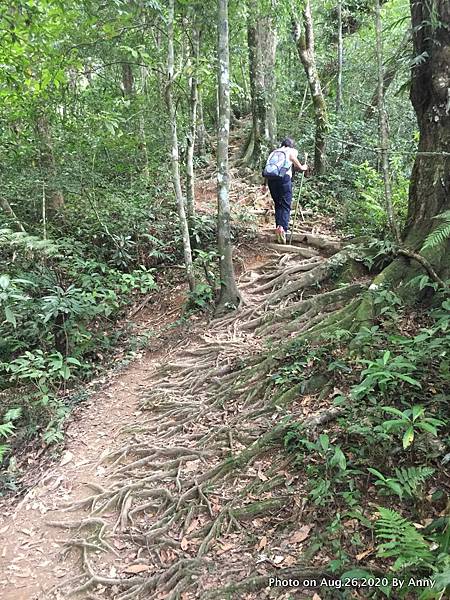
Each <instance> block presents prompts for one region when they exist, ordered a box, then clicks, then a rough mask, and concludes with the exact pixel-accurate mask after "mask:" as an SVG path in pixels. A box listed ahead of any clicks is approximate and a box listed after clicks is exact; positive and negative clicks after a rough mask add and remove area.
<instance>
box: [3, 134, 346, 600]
mask: <svg viewBox="0 0 450 600" xmlns="http://www.w3.org/2000/svg"><path fill="white" fill-rule="evenodd" d="M236 148H237V146H236V138H235V144H234V152H236ZM233 173H235V174H236V173H237V169H233ZM198 189H199V198H200V200H199V205H200V206H199V209H200V210H213V208H212V207H213V206H214V205H215V182H214V180H213V179H208V178H206V179H205V178H204V179H203V180H202V181H200V182H199V188H198ZM231 196H232V202H233V204H234V206H235V207H237V209H238V210H239V209H240V206H241V207H243V206H244V205H245V210H247V211H250V212H252V211H253V213H254V214H255V215H256V217H257V220H258V226H259V230H258V234H257V237H256V239H255V241H254V242H253V245H252V247H251V249H249V248H245V249H244V251H243V250H242V248H241V249H240V250H238V254H237V256H236V266H237V270H238V272H239V273H240V274H239V288H240V290H241V292H242V295H243V306H242V307H241V308H240V310H239V311H237V312H235V313H231V314H230V315H228V316H227V317H225V318H222V319H220V320H213V321H211V322H209V323H207V322H206V320H205V319H203V318H202V319H200V320H198V321H196V322H194V324H193V325H192V327H190V328H189V330H188V331H187V332H186V331H180V329H179V328H178V329H177V328H175V329H174V330H172V331H171V330H170V328H169V330H168V328H167V326H168V324H170V322H171V320H172V321H173V322H175V321H176V320H177V318H178V317H179V316H180V311H181V303H182V294H181V296H180V293H178V297H176V300H175V306H171V310H170V311H167V310H166V308H165V307H164V306H161V307H160V308H159V311H158V310H157V311H156V313H155V314H153V313H154V312H155V311H154V310H151V311H150V312H151V313H152V316H151V317H150V319H149V320H148V321H147V323H146V326H147V327H154V328H156V329H159V330H160V331H161V335H162V338H163V343H161V344H157V345H156V346H155V348H154V349H153V350H152V348H150V350H148V351H147V352H146V353H145V355H144V356H143V357H141V358H140V359H138V360H136V361H135V362H134V363H132V364H131V365H130V366H129V367H128V368H126V369H125V370H124V371H122V372H120V373H118V374H115V375H113V376H112V378H111V379H110V380H109V381H108V382H107V383H105V384H104V386H103V387H102V389H101V390H100V391H98V392H97V393H95V394H94V396H93V397H92V399H90V400H89V402H88V404H87V405H85V406H83V407H82V408H81V409H79V410H77V412H76V414H75V415H74V416H73V417H72V418H71V422H70V426H69V427H68V431H67V438H66V443H65V451H64V453H63V455H62V458H61V460H60V462H59V464H57V465H53V466H52V467H51V468H50V469H49V470H47V471H46V472H45V474H44V475H43V476H42V477H41V478H40V480H39V481H38V482H37V483H36V485H34V486H33V487H31V489H30V490H29V491H28V493H27V494H26V495H25V496H24V498H23V499H22V500H21V501H20V503H19V504H18V505H17V506H6V507H5V508H4V511H3V514H2V517H1V520H0V531H1V534H2V538H3V539H4V545H3V549H2V553H1V556H0V561H1V562H0V570H1V573H2V580H1V583H0V596H1V598H2V599H3V600H32V599H36V600H37V599H39V600H43V599H55V598H67V597H68V594H69V592H71V591H74V590H78V594H77V596H76V597H81V598H105V597H110V598H117V599H119V598H120V599H121V600H126V599H130V598H140V597H142V598H144V597H145V598H156V599H161V600H162V599H165V598H172V599H175V598H182V599H184V600H188V599H191V598H198V597H212V596H213V595H214V594H215V593H216V592H217V590H218V589H219V588H221V586H227V585H228V586H231V587H229V590H228V591H229V592H233V590H235V591H236V593H237V594H238V595H237V596H236V597H239V598H256V597H258V598H261V597H262V595H261V591H258V590H259V589H260V588H261V587H265V586H266V585H267V581H266V580H267V577H268V574H269V573H272V572H278V573H280V574H281V573H284V574H289V573H291V572H292V573H294V574H295V573H298V572H299V569H300V571H301V572H302V573H308V572H309V571H310V570H309V571H308V569H306V567H305V569H306V570H303V567H301V564H302V561H304V560H305V557H304V556H303V557H302V542H303V541H304V540H306V539H307V537H308V535H309V531H310V529H311V527H312V524H310V523H308V519H307V516H306V515H303V509H304V503H303V501H302V493H301V490H302V482H301V481H299V480H298V477H296V475H295V470H294V471H293V470H292V468H291V466H290V464H289V463H290V460H289V459H287V458H286V455H285V454H284V453H283V451H282V448H281V447H276V448H273V447H272V446H273V444H272V442H273V440H274V439H275V438H276V436H278V437H279V435H280V431H279V427H278V426H276V425H278V424H279V422H280V416H281V415H284V414H285V407H284V406H283V405H284V404H285V401H288V402H289V404H288V406H289V413H290V414H291V415H292V416H294V417H296V418H297V419H301V420H303V421H305V422H306V423H307V424H309V425H310V426H311V427H314V426H316V425H317V424H319V423H321V422H325V421H327V420H329V419H331V418H333V416H334V412H333V409H330V407H329V402H328V401H327V400H326V399H323V398H320V397H319V398H318V397H317V396H313V395H312V396H308V395H306V396H302V397H300V396H298V397H297V396H296V395H295V394H294V395H292V397H290V398H284V400H283V398H281V401H280V398H278V400H276V401H275V402H274V401H273V398H272V397H271V394H272V392H273V390H274V377H273V373H271V370H270V364H269V362H268V359H265V360H262V364H263V365H265V368H262V369H261V368H260V364H261V357H264V351H265V349H266V348H267V347H268V344H270V345H272V346H275V347H276V345H277V344H279V343H280V341H281V340H284V339H286V337H288V336H289V335H290V328H289V323H290V321H291V320H292V315H293V314H294V310H297V309H298V310H299V314H301V313H302V312H303V313H304V315H305V317H306V318H305V320H304V322H305V326H306V323H310V322H311V319H313V320H314V319H315V320H317V321H320V319H322V318H323V312H324V311H326V310H328V308H326V307H324V306H319V307H317V306H314V302H313V301H312V300H311V298H313V296H312V297H310V298H303V294H302V289H303V288H306V287H308V286H309V285H310V284H314V283H315V282H317V283H320V281H321V280H323V279H324V278H325V275H326V274H327V273H328V270H329V268H330V267H329V266H326V267H325V265H329V263H330V261H327V260H326V257H327V256H330V255H334V254H335V253H337V252H338V250H339V247H340V244H339V241H338V240H337V239H333V238H331V237H330V236H329V234H327V232H326V231H325V232H324V231H320V226H319V227H317V226H316V228H315V229H313V228H312V227H311V223H308V222H303V223H302V224H301V227H299V230H300V231H299V232H298V233H297V234H296V235H295V236H294V241H293V245H292V246H286V247H279V246H276V245H275V244H273V243H272V238H273V228H272V227H271V228H270V229H268V228H267V225H266V221H267V217H269V218H270V219H271V218H272V216H271V212H272V211H271V201H270V199H269V198H268V197H265V198H263V197H261V196H260V192H259V190H258V188H256V187H255V186H249V185H248V184H247V183H246V182H245V181H242V180H241V179H240V178H239V177H238V176H237V175H235V176H234V178H233V179H232V190H231ZM302 282H303V283H302ZM330 294H331V296H330V310H331V309H335V308H336V306H338V305H342V304H343V303H345V302H346V298H345V295H342V294H341V295H336V297H335V298H334V297H333V298H332V295H333V292H330ZM305 303H306V305H305ZM308 303H309V305H308ZM300 305H301V306H300ZM303 308H304V309H305V310H303ZM300 309H301V310H300ZM295 314H297V313H295ZM275 315H276V316H277V318H274V316H275ZM167 331H169V333H167ZM295 331H296V333H297V334H298V333H299V331H301V325H300V326H299V322H298V320H297V321H296V322H295ZM56 523H60V526H55V524H56ZM63 550H67V552H66V553H65V554H62V551H63ZM325 559H326V557H324V562H325ZM238 582H239V583H238ZM223 593H225V591H224V592H223ZM218 594H219V595H218V596H217V597H222V596H221V595H220V594H222V592H218ZM281 597H283V596H281ZM302 597H305V598H308V597H312V593H311V594H309V595H308V594H306V595H305V596H302Z"/></svg>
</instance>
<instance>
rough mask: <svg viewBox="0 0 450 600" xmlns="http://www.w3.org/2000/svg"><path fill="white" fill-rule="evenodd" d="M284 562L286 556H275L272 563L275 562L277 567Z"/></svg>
mask: <svg viewBox="0 0 450 600" xmlns="http://www.w3.org/2000/svg"><path fill="white" fill-rule="evenodd" d="M283 560H284V556H280V555H278V556H274V557H273V561H272V562H273V563H274V564H275V565H279V564H281V563H282V562H283Z"/></svg>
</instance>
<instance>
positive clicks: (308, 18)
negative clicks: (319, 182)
mask: <svg viewBox="0 0 450 600" xmlns="http://www.w3.org/2000/svg"><path fill="white" fill-rule="evenodd" d="M291 16H292V26H293V33H294V40H295V43H296V46H297V51H298V55H299V58H300V61H301V63H302V65H303V68H304V70H305V73H306V77H307V80H308V85H309V90H310V93H311V98H312V102H313V106H314V120H315V123H316V135H315V143H314V170H315V172H316V173H317V174H321V173H323V172H324V171H325V167H326V139H327V131H328V114H327V106H326V103H325V97H324V94H323V90H322V84H321V82H320V77H319V72H318V70H317V65H316V53H315V43H314V25H313V18H312V12H311V3H310V0H305V2H304V4H303V8H302V18H301V20H300V19H299V18H298V17H297V12H296V9H295V5H294V3H292V4H291Z"/></svg>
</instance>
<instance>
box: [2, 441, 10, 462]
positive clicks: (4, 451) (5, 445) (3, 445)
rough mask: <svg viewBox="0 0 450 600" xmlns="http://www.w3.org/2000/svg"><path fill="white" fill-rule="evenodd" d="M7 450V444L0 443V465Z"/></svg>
mask: <svg viewBox="0 0 450 600" xmlns="http://www.w3.org/2000/svg"><path fill="white" fill-rule="evenodd" d="M8 450H9V446H8V444H0V465H1V464H2V462H3V459H4V457H5V454H6V453H7V452H8Z"/></svg>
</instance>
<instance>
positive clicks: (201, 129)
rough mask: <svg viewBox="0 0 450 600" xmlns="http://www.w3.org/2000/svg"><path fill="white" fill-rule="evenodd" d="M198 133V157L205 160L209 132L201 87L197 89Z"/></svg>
mask: <svg viewBox="0 0 450 600" xmlns="http://www.w3.org/2000/svg"><path fill="white" fill-rule="evenodd" d="M197 95H198V102H197V112H198V116H197V117H198V118H197V131H196V135H195V137H196V142H197V144H196V145H197V154H198V156H200V157H202V158H204V157H205V156H206V144H207V142H208V139H209V135H208V132H207V131H206V127H205V117H204V115H203V94H202V90H201V86H198V87H197Z"/></svg>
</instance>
